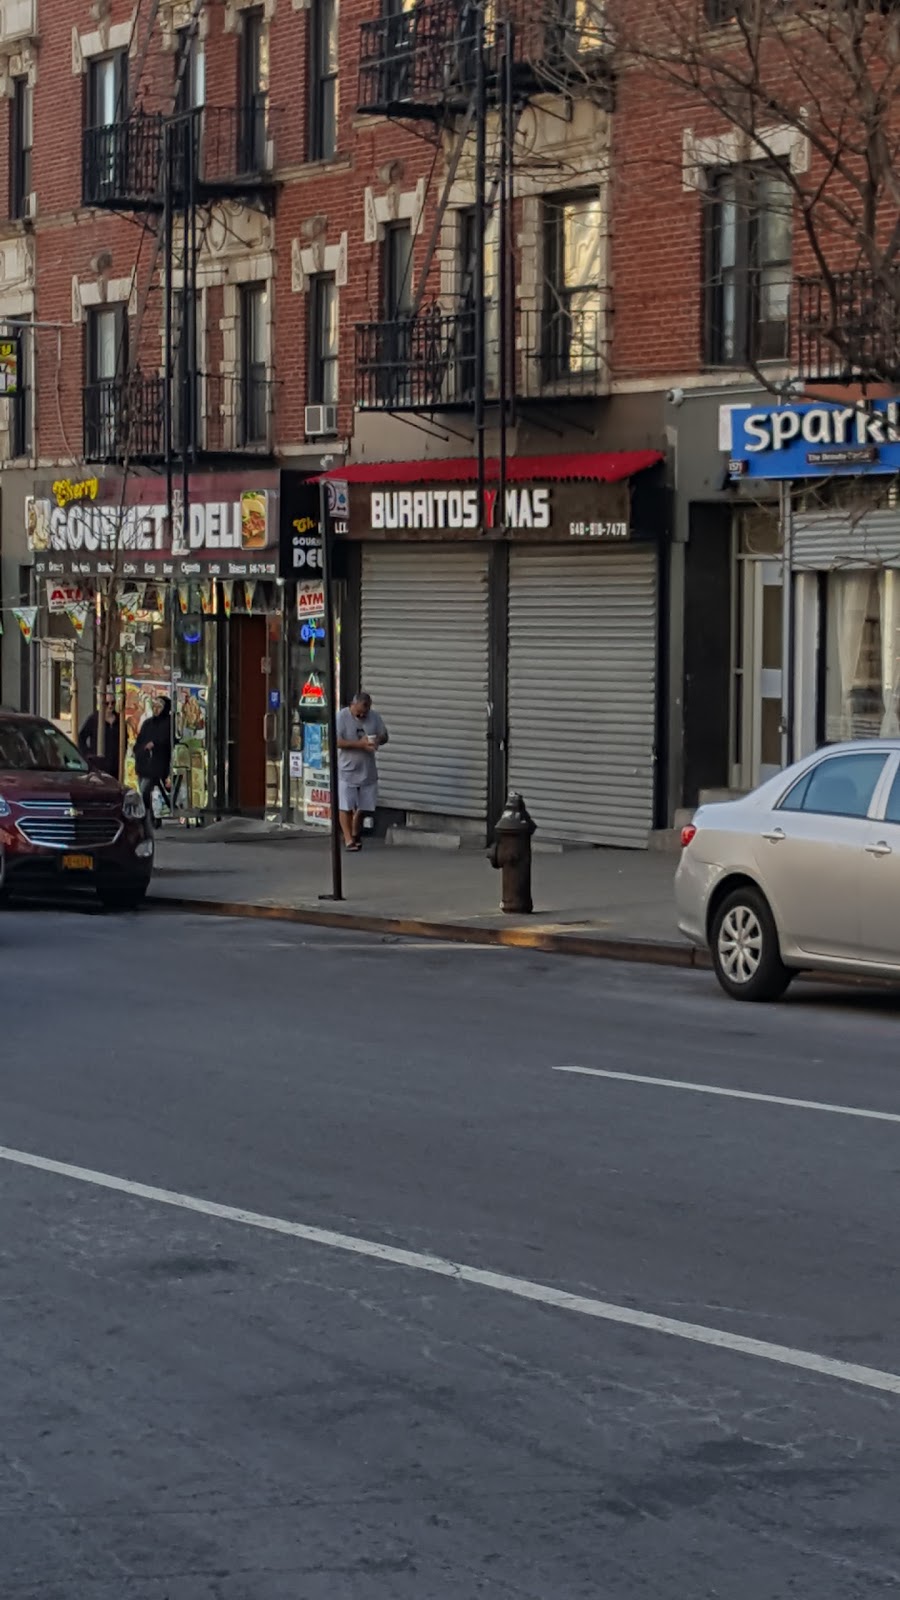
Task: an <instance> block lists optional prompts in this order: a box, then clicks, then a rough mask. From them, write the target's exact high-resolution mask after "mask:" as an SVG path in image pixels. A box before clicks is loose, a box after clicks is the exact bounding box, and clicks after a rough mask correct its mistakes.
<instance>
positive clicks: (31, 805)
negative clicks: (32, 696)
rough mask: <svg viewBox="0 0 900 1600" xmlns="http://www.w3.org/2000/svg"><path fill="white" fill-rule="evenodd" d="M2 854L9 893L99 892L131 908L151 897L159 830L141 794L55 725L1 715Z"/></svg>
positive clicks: (12, 714) (121, 906)
mask: <svg viewBox="0 0 900 1600" xmlns="http://www.w3.org/2000/svg"><path fill="white" fill-rule="evenodd" d="M0 856H2V857H3V860H4V866H5V883H4V887H3V893H4V894H5V895H11V894H16V893H17V892H19V891H21V892H22V893H26V892H27V891H29V890H43V891H44V892H45V893H53V894H56V893H59V892H60V891H61V890H65V889H68V888H72V889H77V888H80V889H84V888H93V889H96V891H97V894H98V896H99V898H100V900H101V901H102V902H103V904H104V905H105V906H111V907H115V908H116V909H121V910H127V909H130V908H131V907H133V906H136V905H139V904H140V902H141V901H142V900H143V898H144V895H145V894H146V893H147V886H148V884H149V882H150V875H151V873H152V871H153V835H152V828H151V825H150V821H149V819H148V817H147V811H146V807H145V805H144V802H143V800H142V799H141V797H140V795H139V794H138V793H137V792H136V791H135V790H134V789H123V787H122V785H121V784H120V783H117V782H116V780H115V778H111V777H109V775H108V774H107V773H105V772H101V771H99V770H98V769H97V766H96V764H95V763H94V761H93V760H92V759H91V758H88V759H87V760H86V759H85V757H84V756H83V755H81V754H80V752H79V751H78V750H76V748H75V746H74V745H73V744H72V742H71V740H70V739H67V738H66V736H65V734H62V733H60V731H59V729H58V728H57V727H55V726H54V724H53V723H52V722H45V721H44V719H43V718H42V717H32V716H27V715H25V714H24V713H22V712H18V711H3V710H0Z"/></svg>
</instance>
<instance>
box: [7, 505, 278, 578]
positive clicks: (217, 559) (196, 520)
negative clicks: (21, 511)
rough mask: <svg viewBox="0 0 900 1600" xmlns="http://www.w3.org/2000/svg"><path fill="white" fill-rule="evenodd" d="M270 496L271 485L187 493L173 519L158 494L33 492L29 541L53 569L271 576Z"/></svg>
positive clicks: (39, 561) (39, 560)
mask: <svg viewBox="0 0 900 1600" xmlns="http://www.w3.org/2000/svg"><path fill="white" fill-rule="evenodd" d="M112 488H113V490H114V488H115V486H112ZM272 498H273V496H272V492H271V491H269V490H266V489H243V488H242V489H239V490H238V491H237V492H236V493H234V494H233V496H231V497H229V498H222V499H218V498H217V499H212V498H209V497H208V491H207V497H206V498H204V499H199V498H197V499H194V498H190V499H189V503H188V507H187V515H186V516H185V514H184V508H183V506H182V505H181V504H180V503H178V502H176V504H175V505H174V508H173V511H174V514H173V516H172V518H171V522H170V519H169V517H168V515H167V510H166V506H165V503H161V502H159V501H157V500H153V501H149V502H147V503H146V504H145V503H140V504H136V505H124V506H120V505H119V504H118V503H112V504H110V503H107V504H100V503H98V502H97V501H93V500H77V501H71V502H68V501H67V502H65V503H63V504H60V503H59V500H58V498H54V499H49V498H48V499H46V500H43V499H41V498H40V497H38V496H35V497H33V498H32V499H30V500H28V501H27V502H26V512H25V515H26V531H27V535H28V547H29V549H30V550H31V551H32V553H33V555H34V566H35V571H36V572H43V573H47V574H49V575H53V574H62V573H67V574H74V575H76V576H80V575H82V574H85V575H87V574H97V575H99V576H103V575H109V574H111V573H113V572H118V573H119V574H121V575H122V576H123V577H163V578H165V577H186V578H188V577H195V576H202V577H207V578H216V577H221V578H231V577H235V578H238V577H268V576H274V575H275V573H276V571H277V556H276V551H275V550H274V549H270V544H271V542H272V537H273V524H274V514H273V511H272V507H271V505H270V502H271V500H272Z"/></svg>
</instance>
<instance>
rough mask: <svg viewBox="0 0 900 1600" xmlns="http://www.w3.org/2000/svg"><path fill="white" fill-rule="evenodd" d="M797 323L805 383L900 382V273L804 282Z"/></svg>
mask: <svg viewBox="0 0 900 1600" xmlns="http://www.w3.org/2000/svg"><path fill="white" fill-rule="evenodd" d="M795 319H796V345H797V375H798V377H800V378H801V379H802V380H803V381H804V382H805V383H837V384H848V383H862V384H867V383H876V384H878V383H897V382H900V269H898V268H896V267H894V266H891V265H885V267H884V269H883V271H882V272H881V273H876V272H874V271H873V270H872V269H871V268H870V267H854V268H850V269H847V270H845V271H840V272H832V273H829V274H828V276H827V277H826V276H824V275H819V276H816V277H803V278H798V279H797V282H796V286H795Z"/></svg>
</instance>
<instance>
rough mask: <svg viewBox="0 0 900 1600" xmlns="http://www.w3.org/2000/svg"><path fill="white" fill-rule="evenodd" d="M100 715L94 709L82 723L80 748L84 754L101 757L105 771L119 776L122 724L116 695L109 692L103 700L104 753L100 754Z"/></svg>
mask: <svg viewBox="0 0 900 1600" xmlns="http://www.w3.org/2000/svg"><path fill="white" fill-rule="evenodd" d="M98 721H99V719H98V716H97V712H96V711H92V712H91V714H90V716H89V717H86V718H85V721H84V722H83V723H82V725H81V729H80V731H79V734H78V748H79V750H80V751H81V754H82V755H83V756H94V757H95V758H99V762H100V764H101V768H102V771H103V772H108V773H109V775H110V777H111V778H118V776H119V773H120V771H121V761H122V724H121V722H120V720H119V713H118V712H117V710H116V699H115V695H112V694H107V695H106V696H105V699H104V702H103V724H104V726H103V755H102V756H100V749H99V745H100V740H99V738H98V734H97V725H98Z"/></svg>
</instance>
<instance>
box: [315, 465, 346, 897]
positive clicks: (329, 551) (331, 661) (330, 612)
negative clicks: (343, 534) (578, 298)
mask: <svg viewBox="0 0 900 1600" xmlns="http://www.w3.org/2000/svg"><path fill="white" fill-rule="evenodd" d="M327 487H328V486H327V484H326V482H325V479H324V478H320V479H319V528H320V531H321V538H322V581H323V588H324V599H325V652H326V656H325V659H326V663H327V667H326V682H327V685H328V780H329V785H330V790H331V893H330V894H322V895H320V896H319V899H320V900H343V898H344V884H343V865H344V864H343V861H342V858H341V825H340V818H339V816H338V810H339V799H340V797H339V794H338V747H337V655H336V645H337V631H336V629H335V618H334V541H333V538H332V531H331V519H330V517H329V515H328V499H327Z"/></svg>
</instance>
